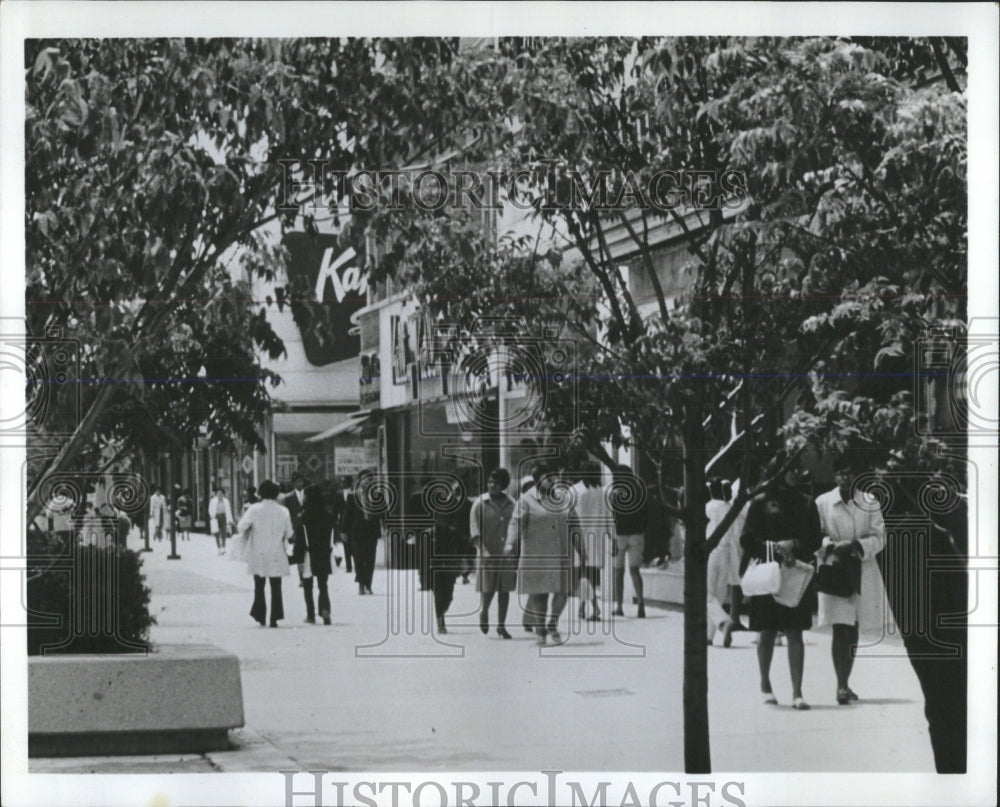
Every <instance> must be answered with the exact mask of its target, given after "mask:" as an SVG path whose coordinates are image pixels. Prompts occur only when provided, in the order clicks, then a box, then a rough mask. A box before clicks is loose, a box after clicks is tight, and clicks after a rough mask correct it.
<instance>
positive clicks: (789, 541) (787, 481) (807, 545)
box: [740, 457, 823, 709]
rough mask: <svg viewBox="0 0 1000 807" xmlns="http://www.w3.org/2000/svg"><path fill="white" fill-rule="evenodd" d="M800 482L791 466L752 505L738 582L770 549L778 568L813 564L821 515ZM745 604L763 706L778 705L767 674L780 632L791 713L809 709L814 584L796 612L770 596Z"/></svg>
mask: <svg viewBox="0 0 1000 807" xmlns="http://www.w3.org/2000/svg"><path fill="white" fill-rule="evenodd" d="M782 463H783V459H782V458H781V457H776V458H775V459H774V460H772V461H771V464H770V466H769V467H768V469H767V476H768V477H773V476H774V474H775V473H776V472H777V471H778V470H779V469H780V467H781V464H782ZM799 481H800V480H799V470H798V466H797V465H795V466H792V467H790V468H789V469H787V470H786V471H785V472H784V473H783V474H782V475H781V476H779V477H777V478H775V479H774V480H773V481H772V482H771V484H770V485H769V486H768V488H767V489H766V490H765V491H764V492H763V493H761V494H759V495H758V496H756V497H755V498H754V499H753V500H752V501H751V502H750V507H749V508H748V509H747V518H746V522H745V523H744V525H743V534H742V535H741V536H740V545H741V546H742V547H743V560H742V561H741V564H740V575H741V576H742V574H743V573H744V572H745V571H746V569H747V567H748V566H749V564H750V561H751V560H752V559H756V560H759V561H764V560H766V558H767V544H768V543H770V544H771V546H772V549H773V554H774V557H775V559H776V560H778V561H779V562H782V563H789V564H791V563H794V562H795V561H796V560H801V561H805V562H807V563H811V562H812V561H813V560H814V554H815V552H816V550H817V549H819V547H820V544H821V543H822V539H823V536H822V531H821V528H820V520H819V511H818V510H817V509H816V503H815V502H814V501H813V500H812V498H811V497H809V496H806V495H804V494H802V493H799V492H798V491H797V490H795V488H796V486H797V485H798V484H799ZM749 599H750V630H752V631H759V632H760V636H759V638H758V640H757V662H758V665H759V667H760V691H761V700H762V701H763V702H764V703H768V704H776V703H777V702H778V701H777V698H775V696H774V691H773V690H772V689H771V678H770V671H771V658H772V657H773V655H774V642H775V639H776V637H777V634H778V631H781V632H782V633H784V635H785V638H786V639H787V640H788V667H789V671H790V672H791V677H792V708H794V709H808V708H809V704H808V703H806V702H805V700H803V698H802V670H803V667H804V664H805V646H804V645H803V644H802V631H804V630H809V628H811V627H812V615H813V611H815V610H816V588H815V582H812V583H810V584H809V588H808V589H807V590H806V593H805V595H804V596H803V597H802V600H801V601H800V602H799V604H798V605H797V606H795V607H794V608H788V607H786V606H784V605H779V604H778V603H777V602H775V601H774V597H772V596H771V595H770V594H766V595H762V596H758V597H750V598H749Z"/></svg>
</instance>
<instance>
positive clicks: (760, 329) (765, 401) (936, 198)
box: [372, 38, 966, 773]
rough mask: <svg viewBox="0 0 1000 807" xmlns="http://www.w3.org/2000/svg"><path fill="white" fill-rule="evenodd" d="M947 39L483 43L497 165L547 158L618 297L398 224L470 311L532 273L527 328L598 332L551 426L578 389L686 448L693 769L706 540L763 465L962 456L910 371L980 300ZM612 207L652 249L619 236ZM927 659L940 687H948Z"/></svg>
mask: <svg viewBox="0 0 1000 807" xmlns="http://www.w3.org/2000/svg"><path fill="white" fill-rule="evenodd" d="M949 48H950V50H947V52H948V53H951V54H953V55H956V56H957V57H960V56H961V54H962V51H961V48H960V46H958V45H953V44H950V45H949ZM944 52H946V51H945V50H943V49H942V47H941V43H938V42H935V41H932V42H929V43H923V42H922V41H917V43H916V45H913V46H912V47H910V46H906V44H905V43H901V42H900V41H897V40H892V41H882V40H877V41H875V42H871V43H864V44H862V43H858V42H854V41H850V40H843V39H836V38H811V39H729V38H708V39H695V38H690V39H671V38H667V39H656V40H653V39H641V40H630V39H600V40H596V39H577V40H554V39H553V40H536V41H535V42H534V43H531V44H528V43H523V42H520V41H513V40H511V41H501V43H500V47H499V48H498V49H497V50H496V51H487V52H481V53H477V54H475V55H474V56H472V57H470V58H474V59H475V61H476V62H477V63H478V64H480V65H483V66H482V67H481V68H479V70H478V72H477V71H473V72H472V73H471V75H474V76H479V75H488V76H489V77H490V82H489V86H488V87H486V86H484V85H480V86H479V87H478V88H477V89H476V91H475V92H476V93H477V94H484V93H488V92H489V91H490V88H492V89H493V91H494V92H495V93H496V96H495V100H494V102H493V104H494V105H495V106H496V107H497V108H498V110H499V112H498V114H497V117H496V121H495V124H494V125H495V127H496V131H495V133H494V135H493V136H492V137H491V142H492V143H494V144H496V148H497V152H496V154H494V155H493V159H494V163H493V165H496V166H497V167H499V168H500V169H502V171H505V172H506V173H507V174H508V176H510V175H512V174H513V172H515V171H517V170H520V169H523V168H525V167H526V166H532V167H535V166H540V168H541V170H540V172H539V173H538V175H537V179H536V180H535V181H531V179H528V180H524V181H522V182H521V183H520V184H519V185H518V187H517V188H516V189H513V190H515V192H516V193H518V194H520V199H521V201H522V202H525V201H526V202H527V203H528V205H529V206H530V207H531V208H532V209H533V210H534V211H535V217H536V219H537V220H538V221H539V222H541V223H544V224H549V225H551V227H552V229H553V230H554V231H556V232H560V233H563V234H564V235H565V236H566V238H568V240H569V241H570V244H571V247H572V250H571V251H570V252H571V254H572V255H574V256H575V257H576V258H577V260H578V261H579V264H578V265H579V267H582V268H583V270H584V271H585V275H589V278H590V281H589V282H590V286H589V287H590V288H592V289H597V290H598V293H597V295H596V298H593V297H592V298H591V299H589V300H586V301H584V302H582V303H580V304H576V303H574V302H571V301H570V300H571V298H572V290H573V288H574V287H575V288H576V289H581V288H582V289H586V288H588V283H587V282H586V281H585V280H584V279H583V278H581V277H580V276H579V275H576V274H573V273H570V274H565V273H561V272H555V273H549V274H548V275H546V279H545V284H546V285H547V287H548V289H549V293H548V294H547V295H544V300H543V301H542V302H541V303H539V301H538V300H536V299H535V294H534V293H533V291H534V289H535V288H536V287H535V286H534V285H533V283H534V281H535V279H536V276H535V275H533V274H530V273H529V274H527V275H526V274H525V272H526V268H530V267H535V266H544V265H546V264H547V265H548V266H551V267H555V266H556V262H555V260H554V259H553V260H552V261H551V262H547V261H546V260H538V257H539V256H536V255H534V254H532V252H530V251H529V252H528V254H527V255H519V254H518V253H517V246H518V245H510V244H506V245H505V244H501V245H499V246H498V247H497V248H496V249H490V248H489V247H482V248H479V249H475V250H470V249H469V247H468V245H467V244H463V243H461V239H458V241H456V242H454V243H450V237H451V236H452V235H458V234H459V233H460V230H459V229H457V228H455V227H453V226H451V225H449V226H442V225H441V222H442V220H443V219H442V217H441V216H439V215H430V216H428V215H425V214H424V212H423V211H421V210H419V209H415V208H412V207H411V208H410V209H409V210H408V213H407V215H408V216H409V219H408V224H407V226H406V227H404V226H402V224H401V221H402V218H401V216H400V214H395V218H394V220H393V221H394V223H393V225H392V226H391V227H387V228H383V229H382V230H381V231H378V232H379V234H380V236H382V237H383V238H385V237H388V238H389V240H390V241H391V240H392V239H393V236H394V237H395V238H396V239H397V240H396V246H395V247H390V248H389V249H388V250H387V252H389V253H390V254H392V255H393V256H394V260H393V261H392V262H389V263H388V264H387V265H388V266H389V267H390V270H391V271H398V272H399V273H400V275H401V276H402V277H405V278H408V279H409V280H410V281H411V282H413V283H415V284H416V288H417V289H418V290H421V291H423V292H426V293H425V295H424V296H425V297H426V300H427V302H428V304H430V305H432V306H435V307H436V308H437V309H438V310H441V311H445V310H446V311H447V312H448V315H449V317H451V318H458V319H459V320H460V321H462V318H463V317H465V316H474V315H475V313H476V312H478V311H482V310H493V309H495V308H496V307H497V306H498V304H499V305H500V307H501V308H503V304H502V302H501V301H502V300H504V299H505V298H508V299H509V298H510V297H513V296H515V295H517V294H518V293H519V292H520V289H521V284H525V283H527V289H528V290H529V294H528V296H529V297H530V298H532V300H531V303H530V304H521V305H517V306H514V308H515V309H516V310H517V312H518V314H520V315H523V316H524V317H525V318H526V320H527V322H528V328H529V331H530V332H534V330H535V326H536V325H537V324H538V323H545V324H552V323H553V322H558V323H560V324H561V326H562V327H563V328H564V333H569V334H573V335H575V336H576V337H577V338H578V339H579V340H580V345H581V350H580V360H581V362H582V363H581V366H580V368H579V371H580V372H579V378H578V379H574V380H573V381H574V383H572V384H566V385H565V386H563V387H561V388H560V387H558V385H557V386H556V387H555V389H554V390H553V394H552V395H550V398H549V404H550V406H549V408H548V409H547V411H546V416H547V419H548V422H549V424H550V425H552V426H553V427H559V426H564V425H565V422H564V413H565V412H566V411H567V403H569V402H570V401H569V396H574V400H573V401H572V403H573V404H574V405H578V406H579V408H580V409H581V410H582V412H584V413H585V415H584V417H583V421H584V422H585V423H586V424H587V428H585V429H584V430H582V431H581V433H580V435H579V438H580V440H581V441H582V444H583V445H584V446H585V447H586V448H588V449H589V450H590V451H592V452H593V453H595V454H597V455H598V456H604V457H605V458H606V461H610V458H607V455H606V453H605V452H604V451H603V449H602V448H601V443H602V442H603V441H611V442H612V443H615V444H623V443H626V442H627V443H628V444H630V445H632V446H633V447H635V448H636V449H637V450H639V451H640V452H643V453H645V454H646V455H647V456H649V458H650V459H651V460H652V462H653V464H654V466H655V467H657V468H659V469H660V470H661V478H662V476H663V474H662V472H663V471H665V470H666V469H667V466H668V465H669V464H670V463H672V462H675V461H676V456H677V448H678V446H682V447H683V456H684V471H685V489H686V499H685V505H684V508H683V510H682V511H680V512H679V513H678V514H679V515H680V516H681V517H682V518H683V519H684V521H685V525H686V534H687V545H686V547H685V561H686V563H685V653H684V656H685V697H684V703H685V721H684V727H685V765H686V768H687V770H688V771H689V772H692V773H694V772H707V771H709V770H710V765H711V762H710V755H709V737H708V720H707V655H706V648H705V643H704V636H705V618H706V616H705V602H706V597H705V587H706V581H705V575H706V561H707V555H708V553H709V552H710V551H711V549H712V548H713V547H714V546H715V544H717V542H718V541H719V540H720V538H721V536H722V535H723V534H724V532H725V531H726V529H728V527H729V524H730V523H731V522H732V519H733V518H735V516H736V514H737V512H738V511H739V509H740V508H741V507H742V506H743V504H744V503H745V502H746V500H747V498H748V497H749V496H751V495H753V494H754V493H755V492H756V490H759V487H758V488H757V489H753V488H752V487H751V486H750V485H749V484H748V482H749V478H750V475H751V471H752V470H753V467H754V466H758V467H762V466H763V465H764V464H765V463H766V462H767V460H768V459H769V458H771V457H772V456H774V455H775V453H776V452H777V450H778V449H781V448H785V447H786V446H788V447H790V448H792V450H793V451H792V454H793V455H794V454H795V453H796V452H801V451H805V450H807V449H808V450H812V451H817V452H824V451H825V452H830V451H832V450H835V449H838V448H843V447H846V446H848V445H851V446H852V447H858V446H860V447H863V448H867V449H868V452H869V453H868V457H869V464H870V465H871V467H872V468H873V469H885V470H887V471H889V472H891V470H892V467H893V466H892V463H893V462H897V461H898V458H899V457H901V456H906V457H909V456H920V457H921V458H922V461H923V463H924V464H925V466H927V467H928V468H929V469H930V470H931V472H932V473H939V472H943V471H945V470H947V469H948V468H950V467H951V466H953V465H954V464H955V463H956V459H955V458H949V457H948V456H947V453H946V452H945V451H944V446H943V444H942V443H941V441H940V440H937V439H935V438H933V437H927V436H923V434H922V433H921V432H920V431H918V430H915V429H913V428H912V426H913V424H914V423H915V422H916V421H917V420H918V419H919V412H918V409H917V406H918V405H917V403H916V402H915V401H914V400H913V397H912V387H913V375H912V372H911V371H909V370H908V368H910V367H912V366H913V365H912V364H911V363H908V362H909V360H910V359H912V358H913V353H912V351H913V350H914V346H915V344H916V343H917V341H918V339H919V338H920V337H921V336H922V335H924V334H926V333H927V332H928V331H937V332H940V333H942V334H944V333H948V332H950V331H951V330H952V329H954V328H961V323H962V322H963V321H964V307H963V306H964V304H963V302H962V301H963V297H962V295H963V293H964V290H965V282H966V267H965V193H966V190H965V146H964V142H965V140H964V136H965V109H964V98H963V96H962V94H961V92H956V91H955V83H956V82H958V81H959V78H956V76H958V77H961V75H962V73H961V64H960V63H959V64H955V65H953V66H952V67H951V68H950V76H951V78H950V79H948V75H949V73H945V74H944V79H945V84H944V85H942V83H940V82H932V83H927V79H928V77H930V76H931V75H932V74H933V73H935V72H937V73H938V74H940V73H941V72H942V71H941V69H940V61H939V59H938V56H939V54H940V53H944ZM921 60H922V61H921ZM959 62H960V59H959ZM949 64H951V62H950V61H949ZM918 68H919V69H918ZM915 71H916V72H918V73H919V75H920V76H921V79H920V81H919V82H917V83H916V84H914V83H911V82H910V81H909V80H908V77H909V76H912V75H914V74H915ZM917 84H919V86H917ZM959 89H960V87H959ZM482 156H483V159H485V160H488V159H489V155H482ZM542 158H544V160H543V159H542ZM497 164H498V165H497ZM493 165H491V167H493ZM668 172H673V173H672V174H668ZM657 176H668V177H671V178H672V179H673V181H674V183H675V185H674V186H673V190H674V191H677V192H678V193H683V192H684V191H687V192H688V194H689V196H688V198H687V204H685V205H671V204H662V202H663V199H662V198H659V199H657V198H650V194H649V191H648V189H649V188H650V187H655V186H653V185H652V180H653V179H655V178H656V177H657ZM602 182H603V183H604V184H603V195H602V191H601V188H602V186H601V184H600V183H602ZM574 183H577V185H576V186H575V185H574ZM575 187H578V188H582V193H577V194H576V195H575V196H574V188H575ZM595 189H597V190H595ZM697 193H701V194H702V195H703V196H702V198H703V199H705V200H708V201H709V202H711V201H712V200H716V201H717V202H718V203H716V204H712V203H708V204H706V203H703V202H701V201H700V200H699V198H698V197H697V195H696V194H697ZM657 202H660V204H657ZM372 227H373V230H377V226H376V225H372ZM434 227H436V228H437V231H436V233H437V235H436V237H434V238H426V237H423V236H424V234H426V233H427V232H429V228H434ZM665 227H670V228H673V229H674V230H675V231H676V232H677V233H678V234H679V237H680V239H682V241H683V243H684V244H685V247H686V250H687V253H688V258H687V261H686V271H687V272H688V282H687V283H686V287H685V288H684V289H683V290H681V291H679V292H677V290H673V291H674V292H675V293H674V294H673V299H671V298H670V297H669V296H668V294H667V293H666V292H665V291H664V289H663V288H662V286H661V285H660V283H659V282H658V276H657V272H656V266H655V264H654V259H655V257H656V254H655V247H656V243H655V242H654V240H653V234H654V232H655V231H656V230H657V229H659V230H660V231H661V232H662V230H663V229H664V228H665ZM613 231H617V232H618V233H624V234H627V237H628V239H629V240H630V242H631V246H630V249H629V250H623V251H617V252H616V251H615V250H614V249H613V248H612V247H611V239H610V235H611V234H612V232H613ZM415 236H416V237H415ZM512 246H513V248H514V251H513V253H511V251H510V250H511V247H512ZM520 246H522V247H524V246H528V247H529V249H530V244H527V243H522V244H521V245H520ZM623 253H627V254H623ZM442 256H444V257H442ZM619 256H621V257H619ZM546 257H548V256H546ZM397 259H398V260H397ZM625 260H628V262H629V263H630V264H631V265H633V266H634V267H635V269H636V270H637V271H638V272H640V273H644V274H645V276H646V277H647V278H648V284H649V287H650V288H651V289H652V297H653V301H652V302H653V304H652V305H650V306H647V307H648V308H651V309H652V310H651V311H648V312H647V311H645V310H643V305H642V301H639V300H637V299H636V298H635V296H634V294H633V293H632V290H631V289H630V288H629V285H628V284H627V283H626V282H625V279H624V277H623V276H622V274H621V273H620V272H619V271H618V266H619V264H620V263H622V262H624V261H625ZM484 266H486V267H489V269H490V270H492V272H491V274H490V275H488V276H487V277H485V278H483V274H482V268H483V267H484ZM564 266H565V264H564ZM443 267H447V268H448V272H447V275H446V276H444V277H442V275H441V271H440V270H441V269H442V268H443ZM477 270H478V272H479V274H478V275H477V274H476V272H477ZM477 278H478V282H477ZM456 292H457V293H456ZM444 300H447V304H446V303H445V302H443V301H444ZM507 310H511V306H510V305H509V304H508V305H507ZM577 381H579V383H575V382H577ZM727 455H728V456H731V455H737V456H738V462H737V463H735V464H736V465H737V467H739V468H740V469H741V477H742V481H743V484H742V485H741V492H740V495H739V496H738V497H737V499H736V501H735V502H734V503H733V507H732V508H731V510H730V514H729V517H728V518H727V519H726V520H724V521H723V522H722V523H721V524H720V525H719V526H718V528H717V529H716V530H715V531H714V534H713V535H711V536H706V535H705V532H704V530H705V518H704V496H705V493H704V489H705V486H704V469H705V465H706V463H707V462H708V460H709V459H710V458H716V459H718V458H719V457H727ZM894 458H895V459H894ZM958 462H959V463H960V462H961V458H958ZM765 482H766V480H765ZM915 666H916V665H915ZM918 673H919V670H918ZM921 681H922V683H924V684H925V695H926V697H927V699H928V704H929V708H930V703H931V701H932V700H934V699H935V698H936V697H937V696H938V694H940V690H938V692H937V693H936V692H935V691H934V687H928V686H927V685H926V681H925V678H924V677H921ZM931 730H932V733H937V732H938V731H939V726H937V725H935V723H934V722H933V721H932V724H931ZM963 742H964V735H963ZM938 745H939V742H938V741H936V742H935V749H937V747H938ZM939 766H940V760H939Z"/></svg>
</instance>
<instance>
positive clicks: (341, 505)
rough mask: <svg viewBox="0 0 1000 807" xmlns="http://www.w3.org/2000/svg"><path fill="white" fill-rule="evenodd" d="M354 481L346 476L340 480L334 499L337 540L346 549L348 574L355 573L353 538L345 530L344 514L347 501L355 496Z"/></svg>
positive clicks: (345, 567) (333, 507) (345, 559)
mask: <svg viewBox="0 0 1000 807" xmlns="http://www.w3.org/2000/svg"><path fill="white" fill-rule="evenodd" d="M353 488H354V479H353V478H352V477H350V476H346V475H345V476H344V477H342V478H341V480H340V489H339V490H338V491H337V492H336V494H334V498H333V506H332V508H331V509H332V510H333V517H334V520H335V524H336V527H337V540H338V541H339V542H340V545H341V546H342V547H343V548H344V570H345V571H347V572H348V573H351V572H353V571H354V563H353V561H352V557H351V550H352V547H351V536H350V535H349V534H348V532H347V531H346V530H345V529H344V513H346V512H347V501H348V499H350V498H351V496H353V495H354V493H353ZM337 565H338V566H339V565H340V561H337Z"/></svg>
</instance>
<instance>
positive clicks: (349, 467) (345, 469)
mask: <svg viewBox="0 0 1000 807" xmlns="http://www.w3.org/2000/svg"><path fill="white" fill-rule="evenodd" d="M333 462H334V466H335V468H336V472H337V476H357V475H358V474H359V473H360V472H361V471H363V470H365V469H366V468H374V467H375V462H376V457H375V448H374V446H372V445H364V446H337V447H336V448H335V449H334V453H333Z"/></svg>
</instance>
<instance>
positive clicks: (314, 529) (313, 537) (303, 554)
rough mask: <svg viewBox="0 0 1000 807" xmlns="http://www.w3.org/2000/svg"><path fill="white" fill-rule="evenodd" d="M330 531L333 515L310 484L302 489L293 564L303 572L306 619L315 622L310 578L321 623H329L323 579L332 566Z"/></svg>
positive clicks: (326, 576)
mask: <svg viewBox="0 0 1000 807" xmlns="http://www.w3.org/2000/svg"><path fill="white" fill-rule="evenodd" d="M332 531H333V517H332V516H331V515H330V513H329V512H328V511H327V509H326V500H325V498H324V497H323V491H322V490H320V487H319V485H309V486H308V487H306V489H305V491H304V492H303V501H302V512H301V515H300V517H299V526H298V529H296V530H295V546H294V549H293V551H292V563H298V564H299V570H300V572H301V575H302V593H303V595H304V596H305V599H306V622H308V623H309V624H311V625H312V624H315V622H316V609H315V608H314V607H313V578H314V577H315V578H316V587H317V588H318V589H319V602H318V603H317V605H318V607H319V615H320V616H321V617H322V618H323V624H324V625H329V624H330V594H329V592H328V591H327V587H326V581H327V578H328V577H329V576H330V572H331V571H332V569H333V567H332V566H331V565H330V553H331V551H332V549H333V546H332V544H331V543H330V534H331V533H332Z"/></svg>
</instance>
